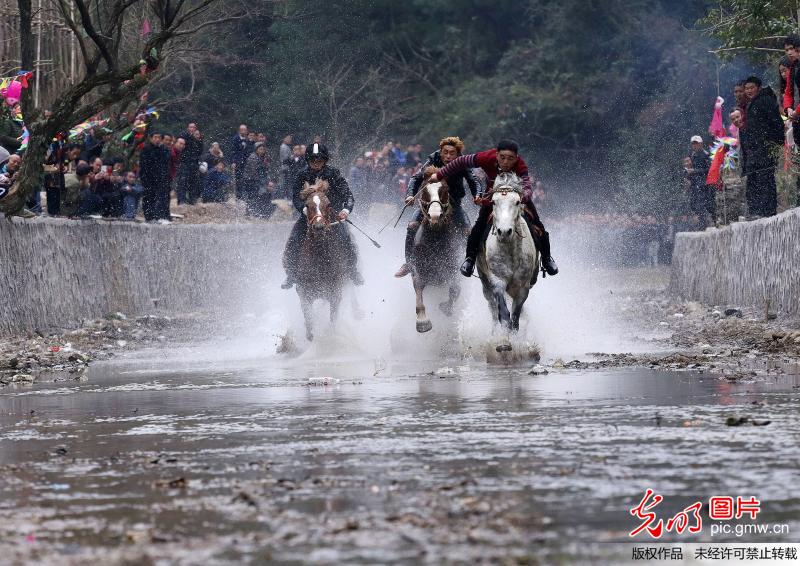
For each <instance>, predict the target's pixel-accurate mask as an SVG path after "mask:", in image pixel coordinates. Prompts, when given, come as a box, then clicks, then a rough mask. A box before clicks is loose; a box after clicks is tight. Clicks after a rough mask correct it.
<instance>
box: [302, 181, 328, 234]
mask: <svg viewBox="0 0 800 566" xmlns="http://www.w3.org/2000/svg"><path fill="white" fill-rule="evenodd" d="M329 188H330V186H329V185H328V182H327V181H325V180H324V179H318V180H317V182H316V183H314V184H313V185H310V184H308V183H306V184H305V186H304V187H303V190H302V191H301V192H300V199H301V200H302V201H303V202H304V203H305V209H304V210H305V214H306V220H307V221H308V225H309V226H310V227H311V228H312V229H314V230H322V229H324V228H329V227H330V225H331V219H332V217H333V211H332V210H331V201H330V200H329V199H328V189H329Z"/></svg>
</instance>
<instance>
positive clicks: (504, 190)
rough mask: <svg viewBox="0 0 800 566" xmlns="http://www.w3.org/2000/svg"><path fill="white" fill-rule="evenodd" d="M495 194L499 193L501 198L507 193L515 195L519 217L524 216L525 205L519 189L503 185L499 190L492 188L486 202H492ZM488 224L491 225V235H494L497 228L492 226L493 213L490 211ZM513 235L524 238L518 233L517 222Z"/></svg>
mask: <svg viewBox="0 0 800 566" xmlns="http://www.w3.org/2000/svg"><path fill="white" fill-rule="evenodd" d="M495 193H500V195H502V196H506V195H507V194H508V193H517V194H518V195H519V196H520V200H519V204H518V205H517V206H518V207H519V209H520V216H521V215H523V214H525V210H524V207H525V205H524V204H523V202H522V195H523V191H522V189H521V188H519V189H518V188H514V187H510V186H508V185H503V186H501V187H500V188H497V187H492V190H491V191H489V194H488V197H487V200H489V201H490V202H493V201H492V196H493V195H494V194H495ZM518 220H519V217H518ZM489 222H491V223H492V234H493V235H496V234H497V227H496V226H495V224H494V211H492V214H491V215H490V216H489ZM514 233H515V234H516V235H517V237H518V238H523V237H524V236H523V234H522V232H521V231H520V228H519V222H515V223H514Z"/></svg>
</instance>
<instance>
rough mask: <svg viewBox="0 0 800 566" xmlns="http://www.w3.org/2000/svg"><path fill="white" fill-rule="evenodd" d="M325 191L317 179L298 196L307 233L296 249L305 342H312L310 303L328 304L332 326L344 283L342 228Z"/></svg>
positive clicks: (323, 185)
mask: <svg viewBox="0 0 800 566" xmlns="http://www.w3.org/2000/svg"><path fill="white" fill-rule="evenodd" d="M328 188H329V186H328V183H327V182H326V181H325V180H322V179H320V180H318V181H317V182H316V183H315V184H313V185H309V184H308V183H306V185H305V188H304V189H303V191H302V192H301V193H300V198H301V199H302V200H303V202H304V203H305V209H304V213H305V215H306V222H307V224H308V233H307V234H306V237H305V239H304V240H303V245H302V247H301V249H300V258H299V263H298V265H297V284H296V289H297V295H298V296H299V297H300V306H301V308H302V309H303V318H304V319H305V324H306V338H307V339H308V340H309V341H311V340H313V339H314V331H313V325H312V316H311V315H312V307H313V306H314V301H315V300H317V299H322V300H326V301H328V304H329V305H330V320H331V324H335V322H336V316H337V313H338V310H339V304H340V303H341V301H342V288H343V287H344V284H345V281H346V280H347V267H346V265H345V264H346V261H345V256H344V244H343V234H342V231H344V230H346V227H345V226H343V225H341V224H340V223H339V222H338V221H336V219H335V212H334V211H333V209H332V207H331V203H330V201H329V200H328V197H327V193H328Z"/></svg>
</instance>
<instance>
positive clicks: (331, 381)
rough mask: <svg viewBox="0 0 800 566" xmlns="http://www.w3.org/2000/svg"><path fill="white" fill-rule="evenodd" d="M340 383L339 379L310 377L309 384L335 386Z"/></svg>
mask: <svg viewBox="0 0 800 566" xmlns="http://www.w3.org/2000/svg"><path fill="white" fill-rule="evenodd" d="M336 383H339V380H338V379H334V378H332V377H328V376H325V377H309V378H308V384H309V385H334V384H336Z"/></svg>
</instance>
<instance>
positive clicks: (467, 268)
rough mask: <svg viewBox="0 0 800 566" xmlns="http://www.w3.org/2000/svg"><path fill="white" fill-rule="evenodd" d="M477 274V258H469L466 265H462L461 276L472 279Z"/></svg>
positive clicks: (465, 261) (465, 260) (465, 262)
mask: <svg viewBox="0 0 800 566" xmlns="http://www.w3.org/2000/svg"><path fill="white" fill-rule="evenodd" d="M474 272H475V258H474V257H470V256H467V257H466V259H464V263H462V264H461V275H463V276H464V277H472V274H473V273H474Z"/></svg>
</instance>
